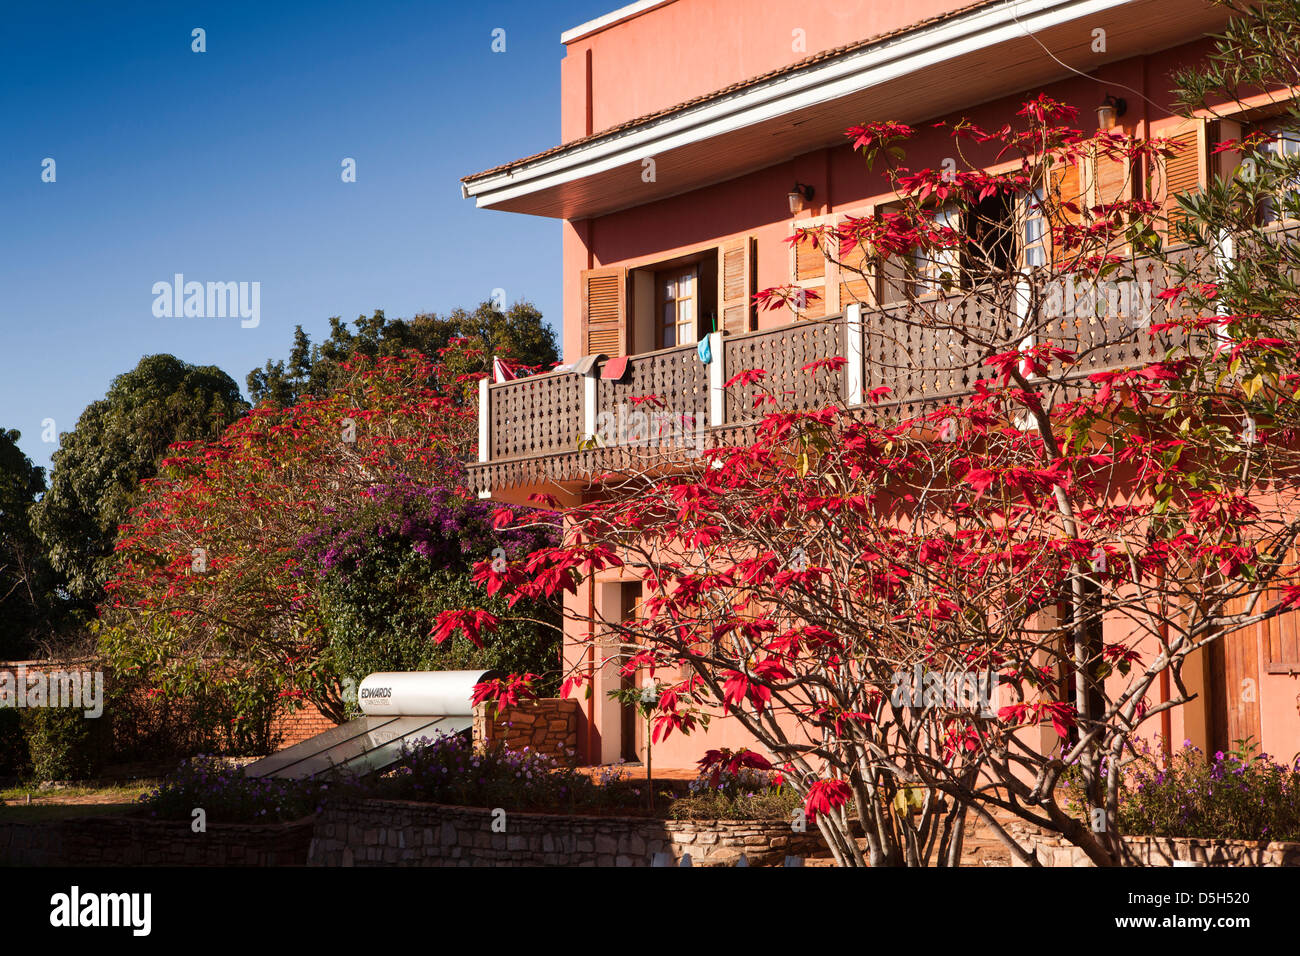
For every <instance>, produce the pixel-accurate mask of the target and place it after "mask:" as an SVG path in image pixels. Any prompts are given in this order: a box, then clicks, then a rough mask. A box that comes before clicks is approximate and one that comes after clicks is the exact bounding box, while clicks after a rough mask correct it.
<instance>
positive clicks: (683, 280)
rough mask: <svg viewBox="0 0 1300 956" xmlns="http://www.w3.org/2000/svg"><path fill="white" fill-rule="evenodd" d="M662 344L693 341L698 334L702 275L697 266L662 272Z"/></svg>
mask: <svg viewBox="0 0 1300 956" xmlns="http://www.w3.org/2000/svg"><path fill="white" fill-rule="evenodd" d="M655 280H656V283H657V284H658V288H659V301H658V303H657V310H656V311H657V314H658V316H659V348H663V349H668V348H672V347H673V346H674V345H689V344H691V343H692V342H694V341H695V340H696V338H697V334H696V331H697V330H696V324H695V323H696V316H697V314H698V312H699V309H698V300H699V276H698V273H697V270H696V268H695V266H693V265H692V266H689V267H687V268H685V269H673V270H668V271H664V272H659V273H657V274H656V276H655Z"/></svg>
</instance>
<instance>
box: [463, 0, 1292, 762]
mask: <svg viewBox="0 0 1300 956" xmlns="http://www.w3.org/2000/svg"><path fill="white" fill-rule="evenodd" d="M1225 19H1226V18H1225V13H1224V11H1223V9H1222V8H1221V7H1215V6H1212V5H1211V4H1209V3H1207V2H1205V0H1014V2H1012V0H976V2H970V3H961V2H956V0H918V2H915V3H910V4H902V3H889V2H884V0H763V2H762V3H758V4H756V3H754V2H752V0H638V2H636V3H632V4H629V5H628V6H625V7H622V8H621V9H618V10H615V11H613V12H611V13H609V14H607V15H605V16H603V17H600V18H598V19H596V20H593V21H591V22H589V23H585V24H582V25H581V26H578V27H575V28H574V29H572V30H569V31H568V32H566V33H565V34H563V36H562V37H561V40H562V42H563V44H564V48H565V53H564V58H563V60H562V62H561V76H562V96H561V104H560V116H561V142H560V144H559V145H557V146H555V147H554V148H552V149H550V150H547V151H545V152H543V153H539V154H537V155H535V156H529V157H525V158H522V159H517V160H514V161H512V162H508V163H505V164H504V165H502V166H498V167H496V168H494V169H490V170H487V171H485V172H481V173H476V174H474V175H472V176H467V177H466V178H465V179H464V180H463V181H462V190H463V192H464V195H465V196H466V197H468V198H472V199H473V200H474V201H475V202H476V203H477V204H478V205H479V206H481V207H484V208H489V209H503V210H509V211H513V212H519V213H526V214H531V215H538V216H550V217H554V218H557V219H561V220H563V222H564V239H563V243H564V246H563V262H564V314H563V351H564V361H565V362H566V363H571V364H578V368H577V370H576V371H570V372H556V373H552V374H550V375H546V376H541V377H537V378H533V379H525V380H522V381H518V382H507V383H501V384H493V385H486V384H485V385H484V387H483V390H482V392H481V395H480V398H481V424H480V449H481V450H480V461H479V462H478V463H475V464H473V465H472V466H471V468H470V474H471V483H472V484H473V485H474V487H475V488H476V489H477V490H478V492H479V493H480V494H481V495H483V496H491V497H493V498H496V499H498V500H502V501H513V502H524V501H527V499H528V496H529V495H530V494H532V493H534V492H537V491H545V492H547V493H550V494H553V495H556V496H557V497H559V498H561V499H562V500H567V501H570V502H572V501H577V500H580V499H581V498H582V497H583V496H587V495H595V494H599V491H600V489H599V488H598V487H593V484H592V482H591V480H590V479H591V476H592V475H595V474H598V473H600V472H602V471H604V470H606V469H607V468H608V467H609V455H610V450H609V449H591V448H589V447H579V439H580V437H581V436H584V435H591V434H593V432H594V424H593V423H594V422H595V420H596V417H597V416H598V415H600V414H601V413H612V412H613V411H614V410H615V409H616V408H617V407H618V405H619V404H621V403H626V402H627V400H628V398H629V397H630V396H639V395H645V394H649V393H652V392H654V393H659V394H663V393H665V392H670V393H671V394H672V395H673V397H674V401H676V402H677V403H678V405H680V407H681V409H680V410H683V411H688V412H691V413H693V414H695V415H696V416H698V417H699V419H700V420H706V421H707V422H708V426H709V428H711V429H715V428H723V427H726V426H728V425H731V424H734V423H736V422H738V421H740V420H741V419H742V418H743V416H744V410H743V409H741V408H739V407H738V404H736V403H731V402H729V400H728V399H726V398H725V397H723V396H722V395H721V392H720V390H719V389H718V388H717V384H718V381H719V380H720V378H719V377H720V376H721V377H722V378H721V380H725V377H729V376H731V375H734V374H736V373H737V372H738V371H740V370H742V369H744V368H746V367H751V368H752V367H760V366H759V365H756V363H761V367H763V368H765V369H766V370H767V371H768V373H769V376H772V377H774V378H775V380H776V381H777V382H778V383H779V382H783V381H788V383H789V387H790V389H791V390H793V391H794V392H795V393H796V394H795V398H794V399H793V401H794V402H795V403H796V404H798V402H799V401H801V400H802V399H803V396H801V395H800V394H798V388H799V386H798V385H797V382H796V370H797V369H798V368H799V366H801V365H802V364H804V363H805V362H806V361H808V360H809V357H810V356H811V357H824V356H828V355H835V354H842V352H841V351H840V350H841V346H840V344H839V343H840V342H843V341H845V339H844V338H843V337H841V336H842V333H841V332H840V331H839V330H840V329H842V327H843V326H844V325H845V323H848V322H851V321H871V320H873V318H872V317H874V320H880V321H887V319H888V313H889V310H890V308H891V307H892V306H893V305H894V304H895V301H894V298H893V297H894V296H895V294H896V286H891V284H890V283H889V282H887V281H885V278H886V277H884V276H880V275H875V276H873V277H872V278H869V279H867V280H863V279H861V278H859V277H857V276H856V275H850V274H847V273H846V274H843V275H841V273H840V270H839V268H838V267H837V266H836V264H835V263H834V262H831V261H829V260H827V259H826V258H824V257H823V256H822V255H821V254H820V252H818V251H817V250H813V249H809V248H804V247H802V246H801V247H799V248H798V249H792V247H791V245H790V243H788V242H787V241H786V240H787V238H788V237H789V236H790V235H791V232H792V229H793V228H794V227H795V226H796V225H798V224H805V223H807V222H809V221H813V222H827V221H832V222H833V221H834V220H835V219H836V217H839V216H842V215H845V214H858V215H861V214H862V213H863V212H865V211H869V210H873V209H877V208H879V207H881V206H885V205H887V204H888V203H890V202H891V201H893V200H894V199H895V198H896V197H895V196H894V195H893V193H892V192H891V190H890V188H889V184H888V182H887V180H886V178H885V177H884V175H883V174H881V173H880V172H879V171H877V172H876V173H872V172H870V171H868V170H867V169H866V167H865V164H864V163H863V162H862V159H861V157H860V156H858V155H856V154H854V153H853V152H852V151H851V149H850V146H849V144H848V141H847V140H846V138H845V136H844V130H845V129H846V127H848V126H850V125H853V124H857V123H861V122H864V121H868V120H885V119H888V120H896V121H899V122H904V123H909V124H911V125H913V126H915V127H917V128H918V129H919V130H921V132H920V134H919V137H918V139H917V140H916V141H914V142H913V144H912V145H911V147H910V148H909V155H908V161H909V165H911V166H912V167H913V168H922V167H926V166H938V165H939V164H941V163H942V162H943V159H944V158H945V156H946V155H947V153H948V152H950V151H951V149H952V146H951V143H952V141H951V139H950V138H949V136H948V135H947V134H946V133H945V132H943V131H938V130H932V129H930V128H929V126H930V123H932V122H933V121H936V120H939V119H945V118H946V119H957V118H960V117H963V116H964V117H967V118H970V119H972V120H974V121H976V122H978V123H981V124H983V125H986V126H988V127H996V126H999V125H1001V124H1002V123H1003V122H1005V121H1006V120H1007V119H1009V118H1010V117H1011V116H1012V115H1013V114H1014V113H1015V111H1016V110H1017V109H1019V107H1020V105H1021V104H1022V103H1023V102H1024V100H1025V99H1027V98H1028V97H1030V96H1033V95H1036V94H1038V93H1040V92H1045V93H1047V94H1048V95H1050V96H1052V97H1054V98H1056V99H1058V100H1063V101H1065V102H1067V103H1070V104H1072V105H1074V106H1075V107H1077V108H1078V110H1079V114H1080V117H1081V120H1080V122H1081V123H1084V122H1091V121H1092V119H1093V118H1094V117H1097V116H1098V107H1099V106H1101V105H1102V104H1103V103H1104V102H1106V101H1107V98H1108V97H1110V98H1112V99H1111V102H1114V101H1115V100H1119V99H1122V100H1124V101H1126V102H1125V104H1124V106H1125V107H1126V109H1124V110H1123V111H1122V112H1121V113H1120V115H1119V116H1118V117H1117V122H1118V124H1119V125H1120V126H1122V127H1124V128H1125V129H1126V130H1127V131H1129V132H1132V133H1135V134H1137V135H1154V136H1173V137H1177V138H1178V139H1179V140H1180V141H1181V142H1183V143H1185V144H1187V146H1188V148H1187V149H1186V150H1185V151H1184V152H1183V153H1181V154H1180V155H1179V157H1178V158H1177V159H1175V160H1170V161H1169V162H1168V163H1162V164H1159V168H1155V167H1154V166H1153V167H1152V168H1141V169H1131V170H1130V169H1114V168H1109V169H1108V168H1104V166H1103V165H1102V164H1098V165H1097V167H1096V168H1094V169H1091V170H1082V169H1080V170H1075V171H1074V173H1073V174H1074V175H1078V176H1079V177H1080V178H1079V180H1078V182H1077V183H1076V185H1077V186H1079V188H1080V189H1082V190H1084V191H1086V192H1087V193H1088V195H1089V196H1090V197H1091V198H1093V199H1094V200H1095V201H1106V200H1105V199H1104V196H1103V195H1102V194H1103V193H1104V192H1105V191H1106V190H1108V189H1110V190H1120V191H1127V192H1124V193H1123V194H1124V195H1126V196H1127V195H1135V193H1134V192H1133V191H1135V190H1136V191H1140V190H1143V189H1149V190H1150V191H1151V195H1150V196H1149V197H1147V198H1152V199H1155V200H1157V201H1161V202H1168V201H1169V200H1170V197H1171V196H1172V195H1173V194H1175V193H1178V192H1182V191H1186V190H1195V189H1197V188H1198V187H1199V186H1201V185H1202V184H1204V183H1205V182H1206V180H1207V178H1208V177H1210V176H1212V175H1214V174H1215V172H1216V170H1217V169H1218V168H1219V165H1220V164H1222V163H1225V162H1228V160H1227V158H1226V157H1224V156H1215V155H1214V154H1212V152H1211V149H1210V144H1212V143H1214V142H1217V141H1218V140H1219V139H1226V138H1230V137H1235V136H1237V135H1239V134H1240V131H1241V129H1242V127H1243V126H1249V125H1252V124H1267V122H1268V120H1269V115H1268V112H1267V110H1252V111H1250V112H1248V113H1241V114H1238V115H1236V116H1235V117H1234V118H1233V119H1221V118H1220V119H1217V120H1214V121H1211V120H1210V119H1209V118H1206V119H1198V120H1194V121H1188V120H1186V119H1184V118H1182V117H1179V116H1177V115H1176V113H1175V110H1174V108H1173V105H1172V102H1171V100H1172V97H1171V95H1170V92H1169V89H1170V81H1169V74H1170V72H1171V71H1172V70H1174V69H1175V68H1178V67H1180V66H1183V65H1188V64H1191V63H1194V62H1196V61H1198V60H1200V59H1201V57H1202V56H1203V55H1204V53H1205V52H1206V51H1207V49H1208V48H1209V41H1208V40H1206V39H1205V35H1206V34H1207V33H1209V32H1213V31H1215V30H1217V29H1219V28H1220V27H1221V26H1222V25H1223V23H1224V22H1225ZM1225 109H1228V107H1225ZM1231 109H1232V110H1239V109H1240V107H1239V106H1236V105H1234V106H1232V107H1231ZM987 161H988V163H989V164H990V168H993V166H992V163H993V162H994V158H993V157H992V156H989V157H987ZM1118 194H1119V193H1116V192H1112V193H1111V195H1118ZM1099 197H1100V198H1099ZM1016 254H1017V255H1021V256H1027V255H1030V254H1032V253H1031V251H1030V250H1028V249H1026V248H1018V249H1017V251H1016ZM791 283H793V284H797V285H800V286H802V287H805V288H808V289H811V290H815V291H816V292H817V295H818V297H817V298H816V299H814V300H812V304H811V306H810V308H809V310H808V312H807V314H805V315H803V316H802V317H801V318H802V319H803V321H799V322H795V321H792V319H793V316H792V315H791V313H790V312H788V311H765V312H761V313H760V312H758V311H756V309H755V308H754V306H753V304H752V300H751V296H752V295H753V293H754V292H755V291H756V290H758V289H763V288H768V287H773V286H781V285H786V284H791ZM851 307H853V308H851ZM858 308H860V309H861V313H858V312H857V311H856V309H858ZM810 320H811V321H810ZM706 336H713V338H712V339H711V343H712V351H713V355H714V361H713V363H712V364H710V365H707V366H706V365H703V364H701V363H700V362H699V361H698V359H697V355H696V349H697V343H698V341H699V340H700V339H703V338H705V337H706ZM597 355H600V356H605V357H607V358H603V359H598V360H596V361H594V362H589V363H586V364H587V365H588V366H590V367H585V368H584V367H583V366H582V365H581V364H580V360H581V359H582V358H583V357H584V356H597ZM623 356H628V357H629V359H628V366H627V368H626V370H625V371H623V372H622V374H621V375H620V376H619V377H617V378H614V377H612V376H606V375H605V374H603V371H604V370H605V369H606V368H607V367H609V363H610V361H611V360H613V359H617V358H621V357H623ZM850 359H851V360H852V356H850ZM858 361H861V357H860V356H859V357H858ZM783 376H784V378H783ZM858 378H859V379H860V378H861V376H858ZM963 384H964V383H963V382H955V381H944V380H940V379H938V378H934V377H929V378H925V377H920V376H918V377H916V378H915V379H914V380H911V381H909V382H907V383H905V388H906V389H907V391H908V394H907V395H906V397H907V398H909V399H913V400H916V401H919V402H924V401H925V400H926V399H927V398H933V397H935V396H941V395H944V394H952V393H953V392H959V391H961V389H962V387H963ZM856 387H857V393H856V394H855V393H854V391H853V389H854V384H853V381H852V377H851V376H850V377H848V378H846V381H845V383H844V388H845V389H846V390H847V391H846V399H847V400H849V401H853V400H855V399H856V400H858V401H861V398H862V396H861V382H860V381H859V382H858V383H857V386H856ZM640 587H641V586H640V583H639V582H637V581H634V580H630V579H628V580H624V579H620V578H619V577H618V576H617V575H614V574H611V575H604V576H598V577H597V579H596V580H594V581H589V582H588V583H587V587H586V588H585V589H583V593H580V594H579V595H578V596H577V598H576V599H575V600H574V605H573V608H574V609H575V610H577V611H582V610H584V609H585V608H588V607H594V608H595V609H596V610H597V611H598V612H599V613H600V614H601V615H603V616H605V617H616V616H618V615H623V614H632V613H635V608H636V603H637V600H638V598H639V595H640ZM1292 618H1293V616H1288V617H1286V618H1282V619H1279V620H1277V621H1274V622H1271V623H1270V624H1269V625H1268V626H1267V627H1261V628H1260V629H1258V630H1257V631H1255V632H1247V633H1240V634H1236V635H1233V636H1231V637H1230V638H1228V639H1227V640H1225V641H1220V642H1218V644H1217V645H1216V648H1215V649H1214V650H1213V652H1211V653H1206V654H1204V655H1202V657H1200V658H1198V659H1196V660H1194V661H1193V662H1192V663H1191V666H1190V667H1188V668H1187V669H1186V670H1185V675H1186V676H1187V677H1188V678H1189V679H1190V681H1191V682H1192V685H1193V686H1194V687H1195V688H1197V689H1198V690H1199V692H1200V696H1199V697H1198V699H1197V700H1196V701H1194V702H1193V703H1192V704H1191V705H1189V706H1187V707H1184V708H1182V709H1180V710H1179V711H1177V712H1175V714H1174V715H1173V716H1172V718H1171V719H1170V720H1168V721H1166V725H1165V726H1164V727H1163V728H1162V730H1164V731H1165V735H1166V736H1168V737H1171V738H1172V739H1173V740H1175V741H1181V740H1182V739H1184V738H1190V739H1191V740H1192V741H1193V742H1195V743H1196V744H1197V745H1198V746H1201V747H1205V748H1207V749H1211V750H1213V749H1219V748H1224V747H1228V746H1231V743H1232V741H1234V740H1237V739H1239V738H1244V737H1247V736H1254V737H1255V738H1256V739H1257V740H1261V741H1262V743H1263V747H1264V749H1265V750H1266V751H1268V752H1270V753H1273V754H1277V755H1281V756H1284V757H1285V756H1289V755H1290V754H1292V753H1293V752H1294V751H1296V750H1297V749H1300V712H1298V711H1300V707H1298V703H1300V697H1298V693H1300V681H1298V680H1297V675H1298V674H1300V636H1298V634H1297V628H1296V626H1295V624H1294V623H1293V620H1292ZM577 637H578V635H575V638H577ZM566 653H567V654H568V659H569V660H570V662H575V661H576V660H577V659H578V658H577V655H579V654H580V653H585V651H582V650H580V649H579V648H578V647H577V646H576V644H575V645H574V646H571V647H568V648H567V649H566ZM619 680H620V678H619V676H618V675H617V674H616V673H615V672H614V670H613V669H612V668H605V669H604V670H603V671H602V672H601V673H600V674H599V675H598V679H597V682H596V687H595V693H594V694H593V695H592V701H594V702H595V703H594V709H593V708H592V705H591V704H590V703H588V702H585V701H584V703H583V706H584V707H585V708H588V711H587V723H586V727H584V736H583V739H582V742H581V746H582V748H583V750H584V752H585V753H586V754H587V756H588V758H589V759H590V760H591V761H593V762H612V761H615V760H617V759H619V758H620V757H624V758H628V759H641V758H642V757H643V756H644V753H645V733H644V727H643V726H641V725H640V722H639V721H636V720H634V719H632V718H631V715H630V713H629V712H628V711H627V709H625V708H622V707H620V705H618V704H617V703H613V702H610V701H608V700H607V698H606V695H605V692H606V691H607V690H609V689H610V688H611V687H613V686H617V683H618V681H619ZM1229 687H1231V688H1237V687H1254V688H1255V689H1256V691H1257V692H1256V693H1243V694H1238V693H1233V694H1227V693H1225V692H1224V689H1225V688H1229ZM1044 732H1045V733H1050V732H1051V731H1050V729H1047V730H1045V731H1044ZM748 742H749V741H748V736H747V735H746V734H745V733H744V732H743V731H742V729H741V728H740V727H739V726H736V725H734V722H730V721H727V720H719V721H715V722H714V723H713V724H712V725H711V727H710V729H709V731H708V733H707V734H704V733H701V734H696V735H692V736H691V737H689V738H685V739H682V738H680V737H678V736H674V737H673V738H671V740H670V741H669V742H668V743H667V744H666V745H664V746H663V747H659V746H656V748H655V753H654V760H655V763H656V764H657V765H660V766H673V767H682V766H688V765H690V764H692V763H694V761H695V760H696V759H698V757H699V756H700V755H701V754H702V752H703V751H704V750H705V749H706V748H709V747H718V746H733V747H734V746H739V745H743V744H745V743H748Z"/></svg>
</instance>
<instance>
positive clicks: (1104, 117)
mask: <svg viewBox="0 0 1300 956" xmlns="http://www.w3.org/2000/svg"><path fill="white" fill-rule="evenodd" d="M1127 112H1128V103H1127V102H1126V101H1125V100H1124V99H1122V98H1120V99H1116V98H1115V97H1113V96H1111V95H1110V94H1109V93H1107V94H1106V98H1105V99H1104V100H1102V101H1101V105H1100V106H1098V107H1097V129H1114V128H1115V122H1116V121H1117V120H1118V119H1119V118H1120V117H1121V116H1123V115H1124V114H1125V113H1127Z"/></svg>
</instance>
